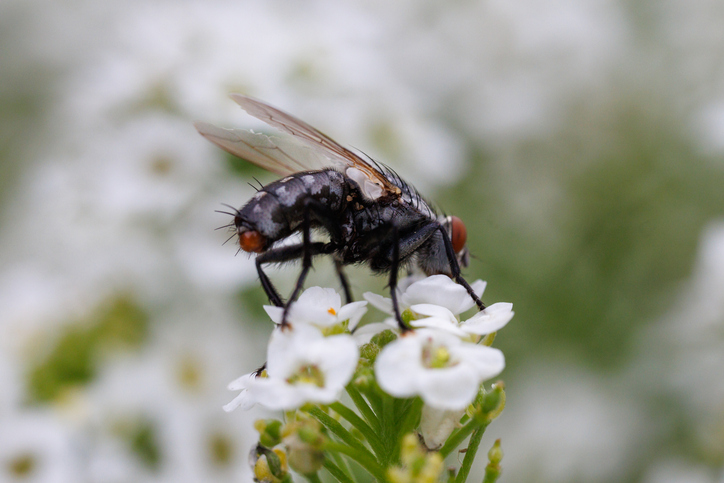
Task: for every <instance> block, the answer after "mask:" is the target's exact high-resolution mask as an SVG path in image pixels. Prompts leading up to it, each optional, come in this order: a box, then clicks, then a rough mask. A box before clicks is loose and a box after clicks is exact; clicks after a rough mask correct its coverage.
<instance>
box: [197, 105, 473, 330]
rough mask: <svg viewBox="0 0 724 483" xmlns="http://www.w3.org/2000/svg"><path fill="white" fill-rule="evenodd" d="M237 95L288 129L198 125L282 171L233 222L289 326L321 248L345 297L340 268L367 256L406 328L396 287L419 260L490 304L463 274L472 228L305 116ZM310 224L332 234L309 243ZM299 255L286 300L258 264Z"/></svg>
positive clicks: (227, 146)
mask: <svg viewBox="0 0 724 483" xmlns="http://www.w3.org/2000/svg"><path fill="white" fill-rule="evenodd" d="M231 98H232V99H233V100H234V101H236V103H238V104H239V105H240V106H241V107H242V108H243V109H244V110H245V111H246V112H248V113H249V114H250V115H252V116H254V117H256V118H257V119H260V120H262V121H264V122H265V123H267V124H269V125H270V126H273V127H275V128H277V129H279V130H280V131H282V132H284V133H286V134H289V135H291V138H288V137H287V138H276V137H270V136H266V135H264V134H260V133H254V132H252V131H246V130H229V129H221V128H218V127H216V126H213V125H211V124H206V123H202V122H197V123H196V124H195V125H196V129H198V131H199V133H201V134H202V135H203V136H204V137H206V138H207V139H209V140H210V141H211V142H213V143H214V144H216V145H218V146H219V147H221V148H222V149H224V150H226V151H227V152H229V153H231V154H234V155H236V156H239V157H240V158H243V159H246V160H248V161H250V162H252V163H254V164H256V165H258V166H260V167H262V168H264V169H267V170H269V171H271V172H273V173H276V174H278V175H280V176H283V178H282V179H279V180H277V181H274V182H272V183H269V184H268V185H266V186H263V187H262V188H261V189H259V191H258V192H257V194H256V195H254V197H253V198H252V199H251V200H250V201H248V202H247V203H246V204H245V205H244V206H242V207H241V208H239V209H236V208H233V210H234V212H233V213H228V214H230V215H232V216H233V217H234V221H233V223H231V224H229V225H228V226H229V227H233V228H234V230H235V236H237V237H238V239H239V246H240V247H241V249H242V250H244V251H246V252H250V253H256V254H257V257H256V268H257V272H258V274H259V279H260V281H261V285H262V287H263V288H264V291H265V292H266V294H267V296H268V297H269V300H270V302H271V303H272V304H274V305H275V306H278V307H283V314H282V318H281V326H282V327H286V326H287V325H288V322H289V321H288V320H287V318H288V314H289V309H290V304H291V303H292V302H293V301H294V300H295V299H296V297H297V295H299V293H300V291H301V290H302V287H303V285H304V280H305V278H306V276H307V273H308V272H309V269H310V268H311V266H312V258H313V257H314V256H317V255H331V256H332V258H333V259H334V261H335V265H336V267H337V272H338V274H339V278H340V281H341V284H342V287H343V288H344V291H345V295H346V297H347V302H348V303H349V302H351V300H352V296H351V292H350V289H349V283H348V282H347V279H346V277H345V275H344V273H343V271H342V267H344V266H345V265H352V264H360V263H364V264H367V265H369V267H370V268H371V269H372V270H373V271H375V272H377V273H389V286H390V290H391V294H392V303H393V308H394V315H395V319H396V320H397V323H398V324H399V326H400V329H401V330H402V331H406V330H409V327H407V326H406V325H405V324H404V323H403V321H402V318H401V315H400V310H399V307H398V302H397V297H396V294H395V287H396V286H397V274H398V271H399V269H400V268H402V267H410V268H411V267H417V268H419V269H420V270H421V271H422V272H423V273H425V274H426V275H428V276H429V275H435V274H444V275H447V276H449V277H451V278H452V279H453V280H455V282H457V283H458V284H460V285H461V286H462V287H464V288H465V290H466V292H467V294H468V295H469V297H470V298H471V299H472V300H473V301H474V302H475V304H476V305H477V306H478V308H479V309H480V310H483V309H484V308H485V306H484V305H483V302H482V301H481V300H480V298H479V297H478V295H477V294H476V293H475V290H474V289H473V288H472V287H471V286H470V284H468V282H467V281H466V280H465V279H464V278H463V276H462V275H461V273H460V266H461V265H462V266H467V264H468V259H469V255H468V250H467V248H466V245H465V243H466V238H467V232H466V229H465V225H464V224H463V222H462V221H461V220H460V219H459V218H457V217H455V216H444V215H440V214H438V213H437V212H436V211H435V210H434V209H433V208H432V206H431V205H430V204H429V203H428V202H427V201H426V200H425V199H424V198H423V197H422V196H421V195H420V194H419V193H418V192H417V190H415V189H414V188H413V187H412V186H411V185H409V184H408V183H406V182H405V181H404V180H402V178H400V177H399V176H398V175H397V173H395V172H394V171H393V170H392V169H390V168H388V167H387V166H385V165H383V164H381V163H378V162H376V161H374V160H372V159H370V158H369V157H367V156H365V155H364V154H362V153H357V152H354V151H352V150H350V149H348V148H345V147H343V146H341V145H340V144H338V143H337V142H335V141H333V140H332V139H331V138H330V137H328V136H326V135H325V134H323V133H321V132H320V131H318V130H316V129H315V128H313V127H311V126H310V125H309V124H307V123H305V122H304V121H301V120H300V119H297V118H295V117H293V116H291V115H289V114H286V113H284V112H282V111H280V110H278V109H276V108H274V107H272V106H270V105H268V104H266V103H264V102H261V101H258V100H256V99H252V98H250V97H246V96H243V95H240V94H232V95H231ZM312 229H322V230H324V231H326V232H327V234H328V235H329V241H326V242H315V241H312V239H311V230H312ZM295 233H301V234H302V242H301V243H297V244H293V245H284V246H279V245H278V244H277V242H280V241H282V240H285V239H287V238H289V237H290V236H291V235H293V234H295ZM299 259H301V260H302V271H301V273H300V274H299V277H298V278H297V282H296V285H295V287H294V290H293V292H292V294H291V296H290V297H289V299H287V301H286V302H284V301H283V299H282V297H281V296H280V295H279V292H278V291H277V289H276V288H275V287H274V285H273V284H272V282H271V280H270V279H269V277H268V276H267V275H266V273H265V272H264V270H263V268H262V267H263V266H264V265H265V264H268V263H283V262H289V261H292V260H299Z"/></svg>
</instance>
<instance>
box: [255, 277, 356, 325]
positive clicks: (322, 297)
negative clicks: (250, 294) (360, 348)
mask: <svg viewBox="0 0 724 483" xmlns="http://www.w3.org/2000/svg"><path fill="white" fill-rule="evenodd" d="M366 306H367V302H365V301H359V302H351V303H349V304H346V305H342V299H341V298H340V296H339V294H338V293H337V292H336V291H335V290H334V289H332V288H321V287H310V288H308V289H307V290H305V291H304V292H303V293H302V295H300V296H299V298H298V299H297V301H296V302H294V303H293V304H292V306H291V307H290V308H289V314H288V315H287V321H288V322H290V323H292V324H294V323H300V324H311V325H314V326H316V327H319V328H320V329H324V328H328V327H334V326H335V325H338V324H341V323H342V322H344V321H345V320H349V323H348V328H349V330H352V329H354V328H355V327H356V326H357V323H358V322H359V321H360V319H361V318H362V316H363V315H364V314H365V312H367V307H366ZM264 310H266V313H267V314H268V315H269V318H271V319H272V321H273V322H274V323H275V324H281V322H282V314H283V313H284V308H283V307H275V306H273V305H265V306H264Z"/></svg>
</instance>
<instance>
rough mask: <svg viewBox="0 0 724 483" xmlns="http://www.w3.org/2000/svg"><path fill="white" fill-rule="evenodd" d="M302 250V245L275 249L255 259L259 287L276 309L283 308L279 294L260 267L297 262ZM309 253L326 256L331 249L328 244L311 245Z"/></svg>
mask: <svg viewBox="0 0 724 483" xmlns="http://www.w3.org/2000/svg"><path fill="white" fill-rule="evenodd" d="M304 250H305V248H304V244H303V243H302V244H297V245H289V246H285V247H279V248H275V249H272V250H269V251H266V252H264V253H262V254H261V255H259V256H258V257H256V269H257V272H258V273H259V279H260V280H261V286H262V288H263V289H264V292H266V295H267V297H269V301H270V302H271V303H272V304H274V305H275V306H277V307H283V306H284V302H283V301H282V298H281V297H280V296H279V292H278V291H277V289H276V288H275V287H274V285H272V283H271V281H270V280H269V277H268V276H267V275H266V273H264V270H263V269H262V268H261V266H262V264H264V263H283V262H289V261H291V260H298V259H299V258H302V257H303V256H304ZM309 251H310V252H311V255H312V256H314V255H322V254H328V253H331V251H332V247H331V245H330V244H329V243H321V242H319V243H312V244H311V245H310V247H309Z"/></svg>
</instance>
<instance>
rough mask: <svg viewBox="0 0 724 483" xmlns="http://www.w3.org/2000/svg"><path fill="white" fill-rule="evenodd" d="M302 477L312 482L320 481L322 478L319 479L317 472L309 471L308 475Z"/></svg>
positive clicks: (317, 482) (320, 482) (318, 482)
mask: <svg viewBox="0 0 724 483" xmlns="http://www.w3.org/2000/svg"><path fill="white" fill-rule="evenodd" d="M304 477H305V478H306V479H308V480H309V481H311V482H312V483H322V480H320V479H319V475H318V474H317V473H310V474H308V475H304Z"/></svg>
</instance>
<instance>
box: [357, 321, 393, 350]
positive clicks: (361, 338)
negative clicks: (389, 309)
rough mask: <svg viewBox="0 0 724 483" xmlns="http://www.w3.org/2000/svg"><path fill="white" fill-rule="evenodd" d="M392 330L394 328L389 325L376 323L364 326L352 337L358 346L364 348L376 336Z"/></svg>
mask: <svg viewBox="0 0 724 483" xmlns="http://www.w3.org/2000/svg"><path fill="white" fill-rule="evenodd" d="M392 320H394V319H392ZM391 328H392V327H390V326H389V324H386V323H384V322H375V323H373V324H367V325H363V326H362V327H360V328H359V329H357V330H355V331H354V333H353V334H352V337H354V340H355V342H356V343H357V345H358V346H363V345H365V344H367V343H368V342H369V341H370V340H372V337H374V336H375V335H377V334H379V333H380V332H383V331H385V330H389V329H391Z"/></svg>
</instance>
